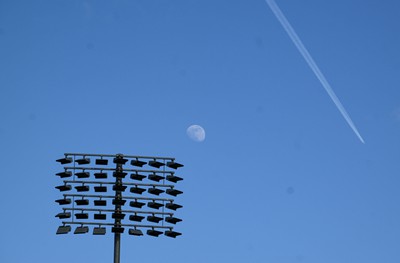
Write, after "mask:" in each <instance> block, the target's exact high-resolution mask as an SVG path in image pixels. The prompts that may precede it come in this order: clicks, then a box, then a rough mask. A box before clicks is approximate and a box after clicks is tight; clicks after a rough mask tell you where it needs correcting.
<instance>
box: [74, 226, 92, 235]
mask: <svg viewBox="0 0 400 263" xmlns="http://www.w3.org/2000/svg"><path fill="white" fill-rule="evenodd" d="M88 232H89V227H87V226H78V227H77V228H75V232H74V234H86V233H88Z"/></svg>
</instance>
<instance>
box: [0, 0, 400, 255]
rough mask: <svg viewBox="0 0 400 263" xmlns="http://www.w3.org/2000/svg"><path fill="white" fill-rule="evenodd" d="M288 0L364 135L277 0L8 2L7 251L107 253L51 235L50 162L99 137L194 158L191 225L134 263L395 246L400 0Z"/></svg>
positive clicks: (97, 242) (187, 214)
mask: <svg viewBox="0 0 400 263" xmlns="http://www.w3.org/2000/svg"><path fill="white" fill-rule="evenodd" d="M276 2H277V4H278V5H279V6H280V8H281V9H282V11H283V12H284V14H285V15H286V17H287V19H288V20H289V21H290V23H291V24H292V26H293V27H294V29H295V30H296V32H297V33H298V35H299V36H300V38H301V39H302V41H303V43H304V44H305V46H306V47H307V48H308V50H309V52H310V53H311V54H312V56H313V58H314V60H315V61H316V63H317V64H318V66H319V67H320V68H321V70H322V72H323V73H324V75H325V76H326V78H327V79H328V81H329V82H330V84H331V86H332V88H333V90H334V91H335V92H336V95H337V96H338V97H339V99H340V100H341V102H342V103H343V105H344V107H345V108H346V110H347V111H348V113H349V114H350V116H351V118H352V120H353V121H354V123H355V125H356V126H357V128H358V130H359V132H360V133H361V135H362V136H363V138H364V140H365V142H366V143H365V144H362V143H361V142H360V141H359V140H358V138H357V137H356V136H355V134H354V133H353V131H352V130H351V129H350V127H349V126H348V124H347V123H346V122H345V120H344V119H343V117H342V116H341V115H340V113H339V111H338V110H337V108H336V107H335V105H334V104H333V103H332V101H331V99H330V98H329V96H328V95H327V94H326V92H325V90H324V89H323V87H322V86H321V84H320V83H319V81H318V79H317V78H316V77H315V76H314V74H313V72H312V71H311V70H310V69H309V67H308V65H307V64H306V63H305V61H304V59H303V58H302V56H301V55H300V54H299V52H298V50H297V49H296V47H295V46H294V45H293V43H292V42H291V40H290V38H289V37H288V35H287V34H286V32H285V31H284V29H283V28H282V26H281V25H280V23H279V21H278V20H277V19H276V17H275V16H274V14H273V13H272V12H271V10H270V9H269V7H268V5H267V4H266V2H265V1H264V0H247V1H244V0H213V1H207V0H202V1H200V0H185V1H181V0H171V1H163V0H150V1H149V0H146V1H144V0H141V1H139V0H135V1H128V0H119V1H84V0H79V1H78V0H75V1H65V0H57V1H48V0H42V1H22V0H21V1H7V0H2V1H0V72H1V73H0V120H1V125H0V135H1V137H0V138H1V139H0V147H1V151H0V157H1V158H0V160H1V167H2V187H1V188H2V191H1V193H0V204H1V208H2V217H0V224H1V227H2V235H1V237H0V244H1V253H0V261H1V262H10V263H13V262H55V261H57V262H60V263H63V262H111V261H112V256H113V236H112V235H107V236H104V237H97V236H93V235H91V234H90V235H84V236H82V235H79V236H77V235H73V234H70V235H63V236H56V235H55V231H56V229H57V227H58V225H59V220H58V219H57V218H55V217H54V215H55V214H57V213H59V212H60V209H59V207H58V206H57V204H56V203H54V200H55V199H58V198H59V197H60V193H59V192H58V191H57V190H56V189H54V187H55V186H56V185H59V183H60V179H59V178H58V177H56V176H55V173H57V172H60V165H59V164H57V163H56V162H55V160H56V159H58V158H61V157H62V156H63V153H64V152H88V153H109V154H115V153H124V154H131V155H150V156H152V155H155V156H173V157H176V158H177V160H178V161H180V162H182V163H183V164H185V167H184V168H183V169H181V172H180V173H181V174H180V175H181V176H182V177H184V178H185V181H183V182H182V184H181V186H180V189H181V190H183V191H184V195H183V196H182V197H180V199H181V203H182V204H183V205H184V208H183V209H182V210H181V211H179V213H177V215H178V216H179V217H181V218H183V220H184V221H183V222H181V223H180V224H178V225H177V227H176V230H177V231H179V232H182V233H183V235H182V236H181V237H179V238H177V239H170V238H167V237H160V238H157V239H155V238H152V237H148V236H145V237H141V238H135V237H132V236H129V235H124V236H123V237H122V248H121V251H122V255H121V262H131V261H138V262H143V263H146V262H155V261H157V260H162V261H163V262H193V263H197V262H233V263H236V262H276V263H280V262H282V263H289V262H310V263H314V262H315V263H317V262H318V263H320V262H325V263H331V262H332V263H333V262H364V263H370V262H387V263H397V262H399V261H400V253H399V251H398V244H399V242H400V225H399V222H400V213H399V212H400V211H399V205H398V203H399V200H400V193H399V191H398V189H399V183H400V180H399V170H400V162H399V156H400V154H399V152H400V150H399V149H400V147H399V146H400V140H399V138H400V137H399V132H400V100H399V98H400V89H399V87H398V83H399V82H400V74H399V70H400V56H399V55H400V54H399V49H398V47H399V46H400V37H399V36H400V34H399V31H400V28H399V26H400V23H399V22H400V21H399V13H400V4H399V3H398V1H394V0H383V1H371V0H364V1H361V0H351V1H345V0H337V1H317V0H303V1H294V0H277V1H276ZM192 124H198V125H201V126H202V127H204V129H205V130H206V133H207V136H206V139H205V141H204V142H201V143H198V142H194V141H192V140H190V139H189V138H188V136H187V135H186V129H187V127H189V126H190V125H192Z"/></svg>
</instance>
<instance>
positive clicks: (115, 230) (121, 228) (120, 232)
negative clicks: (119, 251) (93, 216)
mask: <svg viewBox="0 0 400 263" xmlns="http://www.w3.org/2000/svg"><path fill="white" fill-rule="evenodd" d="M111 232H113V233H117V234H122V233H124V228H123V227H118V226H116V227H112V228H111Z"/></svg>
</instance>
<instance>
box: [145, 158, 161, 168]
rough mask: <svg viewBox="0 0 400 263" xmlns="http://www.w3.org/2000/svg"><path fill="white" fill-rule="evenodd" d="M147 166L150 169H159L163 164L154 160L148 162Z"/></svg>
mask: <svg viewBox="0 0 400 263" xmlns="http://www.w3.org/2000/svg"><path fill="white" fill-rule="evenodd" d="M149 165H150V166H151V167H155V168H160V167H161V166H164V165H165V164H164V163H162V162H159V161H156V160H155V159H154V161H149Z"/></svg>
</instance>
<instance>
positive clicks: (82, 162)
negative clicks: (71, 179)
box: [75, 158, 90, 165]
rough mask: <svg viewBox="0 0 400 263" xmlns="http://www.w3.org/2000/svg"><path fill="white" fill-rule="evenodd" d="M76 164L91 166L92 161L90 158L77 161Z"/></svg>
mask: <svg viewBox="0 0 400 263" xmlns="http://www.w3.org/2000/svg"><path fill="white" fill-rule="evenodd" d="M75 162H76V163H78V164H79V165H82V164H89V163H90V159H89V158H82V159H76V160H75Z"/></svg>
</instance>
